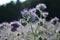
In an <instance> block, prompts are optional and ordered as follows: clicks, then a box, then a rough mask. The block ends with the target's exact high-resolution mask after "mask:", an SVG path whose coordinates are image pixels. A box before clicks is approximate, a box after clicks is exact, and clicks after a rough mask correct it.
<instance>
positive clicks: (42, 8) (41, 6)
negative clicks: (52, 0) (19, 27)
mask: <svg viewBox="0 0 60 40" xmlns="http://www.w3.org/2000/svg"><path fill="white" fill-rule="evenodd" d="M46 8H47V7H46V5H45V4H43V3H40V4H38V5H37V6H36V9H38V10H39V9H40V10H44V9H46Z"/></svg>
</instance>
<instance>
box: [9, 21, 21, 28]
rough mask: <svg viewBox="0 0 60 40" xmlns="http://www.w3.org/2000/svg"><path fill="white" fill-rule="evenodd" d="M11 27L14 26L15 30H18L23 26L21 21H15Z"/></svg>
mask: <svg viewBox="0 0 60 40" xmlns="http://www.w3.org/2000/svg"><path fill="white" fill-rule="evenodd" d="M10 25H11V26H13V28H18V27H19V26H21V23H20V22H19V21H14V22H11V23H10Z"/></svg>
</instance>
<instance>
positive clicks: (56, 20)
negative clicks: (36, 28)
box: [50, 17, 59, 24]
mask: <svg viewBox="0 0 60 40" xmlns="http://www.w3.org/2000/svg"><path fill="white" fill-rule="evenodd" d="M58 21H59V18H57V17H55V18H53V19H51V20H50V22H51V23H53V24H56V23H57V22H58Z"/></svg>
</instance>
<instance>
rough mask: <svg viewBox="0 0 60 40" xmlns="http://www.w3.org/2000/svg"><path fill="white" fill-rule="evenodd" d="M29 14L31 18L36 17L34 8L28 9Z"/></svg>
mask: <svg viewBox="0 0 60 40" xmlns="http://www.w3.org/2000/svg"><path fill="white" fill-rule="evenodd" d="M29 12H30V13H31V16H34V17H36V16H37V15H36V9H35V8H33V9H30V10H29Z"/></svg>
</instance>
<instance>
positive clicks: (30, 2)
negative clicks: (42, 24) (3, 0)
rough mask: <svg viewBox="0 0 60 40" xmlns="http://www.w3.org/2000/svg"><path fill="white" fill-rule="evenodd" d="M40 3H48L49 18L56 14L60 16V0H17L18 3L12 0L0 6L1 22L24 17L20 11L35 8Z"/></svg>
mask: <svg viewBox="0 0 60 40" xmlns="http://www.w3.org/2000/svg"><path fill="white" fill-rule="evenodd" d="M39 3H45V4H46V5H47V9H46V10H45V11H48V12H49V15H48V17H47V19H48V20H50V19H51V18H52V17H55V16H57V17H58V18H60V0H27V1H26V2H24V3H20V2H19V0H17V3H16V4H14V3H13V1H11V2H10V3H8V4H6V5H5V6H4V5H2V6H0V22H4V21H8V22H10V21H13V20H19V19H20V18H22V16H21V14H20V11H21V10H22V9H23V8H28V9H29V8H33V7H35V6H36V5H37V4H39ZM38 15H39V14H38Z"/></svg>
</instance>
